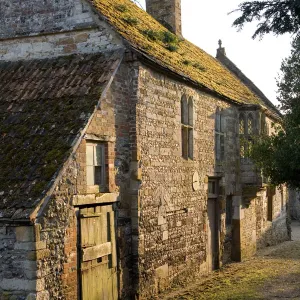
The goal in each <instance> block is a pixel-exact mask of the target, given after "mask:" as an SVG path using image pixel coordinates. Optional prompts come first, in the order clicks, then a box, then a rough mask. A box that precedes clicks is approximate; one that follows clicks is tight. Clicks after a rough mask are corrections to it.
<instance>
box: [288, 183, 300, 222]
mask: <svg viewBox="0 0 300 300" xmlns="http://www.w3.org/2000/svg"><path fill="white" fill-rule="evenodd" d="M289 199H290V214H291V218H292V219H293V220H300V193H299V192H297V191H295V190H292V189H290V190H289Z"/></svg>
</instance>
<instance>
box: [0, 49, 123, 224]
mask: <svg viewBox="0 0 300 300" xmlns="http://www.w3.org/2000/svg"><path fill="white" fill-rule="evenodd" d="M121 56H122V54H121V53H120V52H119V51H118V52H111V53H106V54H91V55H73V56H70V57H60V58H54V59H44V60H32V61H19V62H0V217H2V218H3V217H5V218H12V217H13V218H25V217H28V216H29V214H30V212H31V211H32V210H33V208H34V207H35V205H37V203H38V201H39V199H40V198H41V197H42V196H43V195H44V194H45V192H46V191H47V189H48V188H49V185H50V184H51V180H52V179H53V176H54V175H55V173H56V172H57V171H58V170H59V169H60V167H61V166H62V165H63V163H64V162H65V160H66V159H67V157H68V156H69V153H70V150H71V147H72V144H74V140H75V139H76V138H78V136H79V135H78V134H79V132H80V131H81V129H83V128H84V126H85V125H86V123H87V121H88V119H89V117H90V116H91V114H92V113H93V111H94V108H95V106H96V105H97V103H98V101H99V98H100V96H101V94H102V91H103V90H104V88H105V86H106V85H107V83H108V81H109V79H110V77H111V76H112V73H113V71H114V70H115V68H116V67H117V65H118V62H119V61H120V59H121ZM83 116H84V117H83Z"/></svg>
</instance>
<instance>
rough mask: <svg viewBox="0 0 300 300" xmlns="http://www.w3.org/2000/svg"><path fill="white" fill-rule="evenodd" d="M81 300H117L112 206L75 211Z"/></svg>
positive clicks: (99, 206)
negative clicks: (77, 220)
mask: <svg viewBox="0 0 300 300" xmlns="http://www.w3.org/2000/svg"><path fill="white" fill-rule="evenodd" d="M79 212H80V213H79V232H80V236H79V249H78V250H79V269H80V271H79V272H80V281H81V299H82V300H117V299H118V288H117V257H116V238H115V217H114V211H113V207H112V205H98V206H93V207H88V208H81V209H80V211H79Z"/></svg>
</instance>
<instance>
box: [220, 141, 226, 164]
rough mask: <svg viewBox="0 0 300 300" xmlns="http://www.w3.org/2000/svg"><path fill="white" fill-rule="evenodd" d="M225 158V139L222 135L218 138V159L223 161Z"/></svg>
mask: <svg viewBox="0 0 300 300" xmlns="http://www.w3.org/2000/svg"><path fill="white" fill-rule="evenodd" d="M224 157H225V138H224V135H221V136H220V159H221V160H223V159H224Z"/></svg>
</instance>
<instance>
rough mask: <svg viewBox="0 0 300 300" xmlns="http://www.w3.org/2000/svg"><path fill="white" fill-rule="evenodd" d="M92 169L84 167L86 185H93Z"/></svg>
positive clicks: (91, 167)
mask: <svg viewBox="0 0 300 300" xmlns="http://www.w3.org/2000/svg"><path fill="white" fill-rule="evenodd" d="M94 178H95V177H94V167H93V166H87V167H86V183H87V185H95V180H94Z"/></svg>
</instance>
